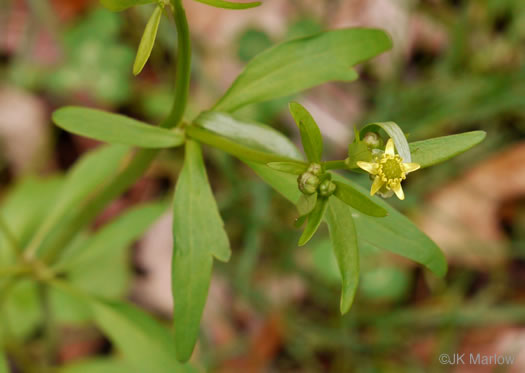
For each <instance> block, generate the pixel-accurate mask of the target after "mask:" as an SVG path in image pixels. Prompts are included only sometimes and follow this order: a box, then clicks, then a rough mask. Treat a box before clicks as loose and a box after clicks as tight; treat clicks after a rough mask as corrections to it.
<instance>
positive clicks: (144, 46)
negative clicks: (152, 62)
mask: <svg viewBox="0 0 525 373" xmlns="http://www.w3.org/2000/svg"><path fill="white" fill-rule="evenodd" d="M161 17H162V7H161V6H160V5H157V7H156V8H155V10H154V11H153V14H152V15H151V17H150V18H149V21H148V23H147V24H146V28H145V29H144V33H143V34H142V38H141V39H140V44H139V48H138V50H137V56H136V57H135V63H134V64H133V75H139V74H140V72H141V71H142V69H143V68H144V66H145V65H146V62H148V59H149V56H151V51H152V50H153V46H154V45H155V39H156V38H157V31H158V29H159V24H160V19H161Z"/></svg>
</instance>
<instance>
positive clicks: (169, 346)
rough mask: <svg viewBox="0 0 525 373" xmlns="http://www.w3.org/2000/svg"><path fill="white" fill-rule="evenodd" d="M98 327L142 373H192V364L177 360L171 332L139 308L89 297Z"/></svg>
mask: <svg viewBox="0 0 525 373" xmlns="http://www.w3.org/2000/svg"><path fill="white" fill-rule="evenodd" d="M89 307H90V309H91V310H92V312H93V316H94V319H95V322H96V324H97V326H98V327H99V328H100V329H101V330H102V331H103V332H104V334H105V335H107V336H108V337H109V339H110V340H111V341H112V342H113V343H114V344H115V345H116V346H117V347H118V348H119V350H120V351H121V352H122V355H123V357H124V358H125V360H126V361H129V363H130V364H131V365H132V366H133V367H134V368H135V369H136V370H137V371H139V372H148V373H179V372H181V373H189V372H195V370H194V369H193V368H191V367H190V366H188V365H182V364H180V363H179V362H178V361H177V360H176V359H175V345H174V343H173V338H172V336H171V335H170V333H169V332H168V331H167V330H166V328H164V327H163V326H162V325H160V324H159V323H158V322H157V321H155V320H154V319H152V318H151V317H150V316H148V315H147V314H145V313H144V312H143V311H141V310H139V309H138V308H136V307H134V306H131V305H128V304H126V303H121V302H110V301H103V300H94V299H90V300H89Z"/></svg>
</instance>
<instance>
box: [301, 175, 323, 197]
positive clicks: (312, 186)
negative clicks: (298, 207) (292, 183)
mask: <svg viewBox="0 0 525 373" xmlns="http://www.w3.org/2000/svg"><path fill="white" fill-rule="evenodd" d="M319 182H320V180H319V177H317V176H316V175H314V174H313V173H311V172H308V171H307V172H305V173H303V174H301V175H299V177H298V178H297V183H298V184H299V190H300V191H301V192H303V193H304V194H314V193H315V192H316V191H317V187H318V186H319Z"/></svg>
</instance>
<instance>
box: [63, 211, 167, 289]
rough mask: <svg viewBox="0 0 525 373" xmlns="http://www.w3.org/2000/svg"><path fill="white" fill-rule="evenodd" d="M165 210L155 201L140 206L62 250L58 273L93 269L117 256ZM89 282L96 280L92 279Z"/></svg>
mask: <svg viewBox="0 0 525 373" xmlns="http://www.w3.org/2000/svg"><path fill="white" fill-rule="evenodd" d="M165 210H166V205H165V204H164V203H158V202H154V203H146V204H142V205H139V206H136V207H133V208H131V209H129V210H127V211H126V212H124V213H123V214H122V215H120V216H118V217H117V218H116V219H115V220H114V221H112V222H110V223H109V224H107V225H105V226H104V227H102V228H101V229H99V230H98V231H97V232H96V233H95V234H93V235H92V236H91V237H89V238H88V239H85V240H83V244H82V245H78V246H77V247H74V248H73V249H72V250H68V251H66V252H65V254H64V256H63V257H62V258H61V260H60V261H59V262H58V263H57V264H56V266H57V267H59V268H61V269H62V270H68V271H70V270H73V271H75V270H77V271H78V272H82V271H85V270H86V267H89V266H93V267H97V265H100V263H101V262H102V261H104V260H105V259H106V258H111V257H113V256H119V252H121V251H122V250H124V249H126V248H127V247H129V246H130V245H131V244H132V243H133V241H135V240H137V239H138V238H140V237H141V236H142V234H144V232H145V231H146V229H147V228H148V227H149V226H150V225H151V224H152V223H153V222H154V221H155V220H157V219H158V218H159V217H160V215H161V214H162V213H163V212H164V211H165ZM102 277H104V276H102ZM100 280H101V281H103V280H104V279H103V278H101V279H100ZM93 281H95V282H96V281H97V279H96V278H95V276H93ZM85 290H87V289H85Z"/></svg>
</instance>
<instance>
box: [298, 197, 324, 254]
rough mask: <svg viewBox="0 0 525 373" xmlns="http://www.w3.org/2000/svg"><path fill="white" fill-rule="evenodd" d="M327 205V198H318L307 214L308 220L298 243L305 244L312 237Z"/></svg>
mask: <svg viewBox="0 0 525 373" xmlns="http://www.w3.org/2000/svg"><path fill="white" fill-rule="evenodd" d="M327 206H328V198H318V199H317V203H316V204H315V207H314V209H313V210H312V212H310V213H309V214H308V221H307V222H306V227H305V228H304V231H303V234H302V235H301V237H300V238H299V242H298V245H299V246H303V245H306V243H307V242H308V241H310V239H311V238H312V237H313V235H314V234H315V232H317V229H318V228H319V225H321V221H322V220H323V216H324V213H325V211H326V207H327Z"/></svg>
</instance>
